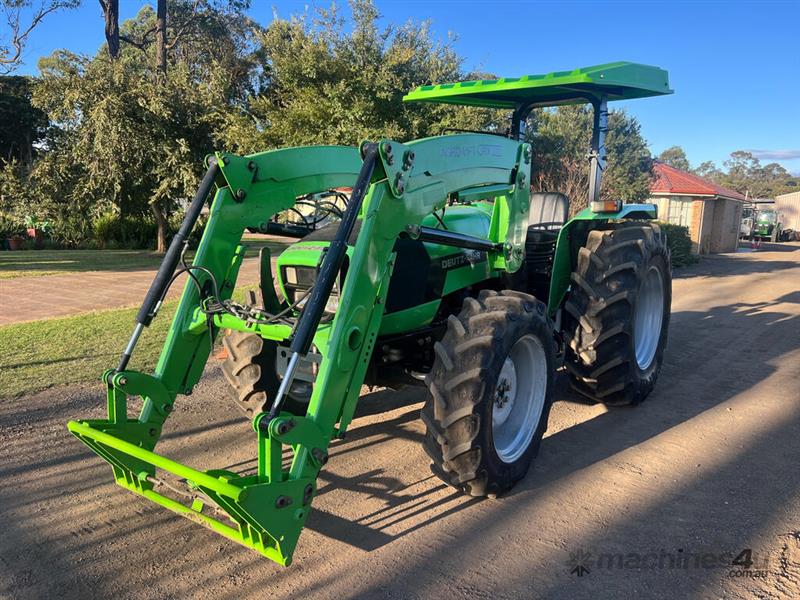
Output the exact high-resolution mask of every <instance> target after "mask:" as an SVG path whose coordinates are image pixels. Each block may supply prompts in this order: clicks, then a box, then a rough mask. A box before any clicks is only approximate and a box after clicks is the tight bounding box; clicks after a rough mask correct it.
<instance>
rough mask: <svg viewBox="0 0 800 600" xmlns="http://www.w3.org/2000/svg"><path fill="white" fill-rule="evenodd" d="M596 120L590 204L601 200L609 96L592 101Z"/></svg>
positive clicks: (591, 158) (592, 151) (590, 172)
mask: <svg viewBox="0 0 800 600" xmlns="http://www.w3.org/2000/svg"><path fill="white" fill-rule="evenodd" d="M592 106H593V107H594V121H593V124H592V146H591V149H590V150H589V205H590V206H591V205H592V203H593V202H599V201H600V184H601V182H602V179H603V171H605V169H606V133H607V132H608V98H607V97H606V96H601V97H600V98H599V99H597V100H593V101H592Z"/></svg>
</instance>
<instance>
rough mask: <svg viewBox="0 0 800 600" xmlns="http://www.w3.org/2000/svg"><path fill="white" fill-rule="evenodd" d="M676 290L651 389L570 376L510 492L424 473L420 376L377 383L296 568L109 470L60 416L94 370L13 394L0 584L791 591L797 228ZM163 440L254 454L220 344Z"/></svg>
mask: <svg viewBox="0 0 800 600" xmlns="http://www.w3.org/2000/svg"><path fill="white" fill-rule="evenodd" d="M673 298H674V300H673V316H672V326H671V330H670V340H669V346H668V351H667V359H666V364H665V367H664V370H663V372H662V375H661V380H660V382H659V385H658V386H657V388H656V391H655V392H654V393H653V394H652V395H651V397H650V398H649V399H648V401H647V402H646V403H645V404H644V405H642V406H640V407H638V408H635V409H626V410H612V411H607V410H605V409H604V408H602V407H599V406H588V405H585V404H581V403H580V402H578V401H577V400H576V399H575V398H574V397H572V396H571V395H570V394H569V393H568V392H567V390H566V386H565V385H564V381H563V377H562V378H561V381H560V382H559V386H560V390H559V392H558V394H557V398H558V399H559V401H558V402H557V403H556V405H555V407H554V410H553V413H552V416H551V423H550V428H549V431H548V434H547V438H546V439H545V441H544V443H543V445H542V452H541V454H540V456H539V459H538V461H537V463H536V465H535V467H534V468H533V469H532V470H531V472H530V473H529V475H528V477H527V479H526V480H525V481H524V482H522V484H521V485H519V486H518V487H517V488H516V489H515V490H514V491H513V493H511V494H510V495H508V496H507V497H504V498H501V499H498V500H494V501H492V500H487V501H476V500H473V499H469V498H464V497H462V496H460V495H459V494H457V493H455V492H454V491H453V490H451V489H450V488H447V487H446V486H444V485H443V484H442V483H441V482H440V481H439V480H438V479H436V478H435V477H433V476H432V475H431V474H430V471H429V468H428V460H427V457H426V456H425V454H424V453H423V451H422V449H421V447H420V438H421V435H422V425H421V423H420V421H419V420H418V418H417V414H418V410H419V408H420V404H419V403H420V402H421V401H422V400H423V398H424V396H423V394H422V393H420V392H419V391H413V390H412V391H406V392H404V393H388V392H378V393H374V394H368V395H366V396H365V397H364V398H362V401H361V405H360V417H359V418H358V419H357V420H356V422H355V423H354V428H353V430H352V433H351V435H350V436H349V437H348V438H347V439H346V440H344V441H341V442H336V443H335V444H334V447H333V452H332V457H331V460H330V462H329V463H328V467H327V468H326V469H325V470H324V471H323V474H322V477H321V482H320V489H321V493H320V496H319V498H318V499H317V501H315V505H314V506H315V509H316V510H315V512H314V513H313V514H312V517H311V518H310V521H309V525H308V528H307V530H306V531H305V532H304V534H303V536H302V537H301V540H300V544H299V546H298V549H297V552H296V553H295V556H294V565H293V566H292V567H290V568H288V569H286V568H281V567H278V566H276V565H274V564H272V563H270V562H269V561H267V560H266V559H263V558H260V557H259V556H258V555H256V554H255V553H253V552H251V551H249V550H247V549H244V548H241V547H239V546H236V545H235V544H233V543H231V542H228V541H226V540H225V539H223V538H221V537H218V536H216V535H214V534H212V533H211V532H209V531H207V530H205V529H204V528H202V527H200V526H198V525H195V524H193V523H191V522H189V521H188V520H185V519H182V518H180V517H177V516H173V514H172V513H170V512H168V511H166V510H163V509H160V508H158V507H157V506H155V505H152V504H150V503H148V502H147V501H145V500H143V499H140V498H138V497H135V496H133V495H131V494H129V493H127V492H125V491H123V490H122V489H121V488H118V487H116V486H114V485H113V484H111V483H110V479H111V473H110V470H109V469H108V468H107V466H106V465H105V463H103V462H101V461H100V460H99V459H97V458H96V457H95V456H94V455H93V454H91V453H90V452H89V451H88V450H87V449H86V448H85V447H84V446H83V445H82V444H80V443H79V442H78V441H77V440H74V439H72V438H71V436H69V435H68V434H67V431H66V429H65V427H64V423H65V422H66V421H67V420H68V419H69V418H74V417H91V416H100V415H101V413H102V397H101V393H102V392H101V390H100V388H99V386H97V385H91V386H83V387H70V388H61V389H55V390H50V391H47V392H44V393H40V394H37V395H34V396H30V397H25V398H20V399H13V400H8V399H6V400H3V401H2V402H0V431H1V432H2V450H0V482H1V483H2V485H0V560H1V561H2V565H1V566H2V570H0V595H2V596H3V597H8V598H54V597H66V598H76V597H94V598H108V597H115V598H186V597H200V598H212V597H213V598H251V597H252V598H265V597H270V598H337V599H341V598H371V597H375V598H379V597H387V598H429V597H436V598H488V597H491V598H539V597H550V598H553V597H556V598H559V597H561V598H605V597H607V598H623V597H634V595H638V596H642V597H657V598H670V599H671V598H680V597H698V598H699V597H706V598H712V597H713V598H721V597H726V598H731V597H734V598H735V597H740V598H752V597H771V598H774V597H783V598H797V597H800V471H798V465H800V244H794V245H789V244H784V245H783V246H771V247H769V250H768V251H764V252H759V253H752V254H739V255H731V256H722V257H715V258H710V259H706V260H704V261H703V262H702V263H701V264H700V265H697V266H695V267H692V268H690V269H688V270H686V271H685V272H684V273H683V274H681V275H680V276H679V277H678V278H677V279H676V280H675V282H674V292H673ZM121 342H122V341H121ZM159 448H160V451H161V452H162V453H164V454H167V455H169V456H173V457H176V458H177V459H178V460H180V461H185V462H187V463H189V464H192V465H195V466H198V467H201V468H210V467H212V466H216V467H224V466H229V467H230V466H234V465H235V466H234V468H236V469H239V468H245V467H249V466H252V464H253V457H254V456H255V440H254V438H253V436H252V432H251V431H250V426H249V424H248V423H246V422H244V421H242V420H240V419H239V417H238V415H237V414H236V413H235V412H234V410H233V409H232V408H231V405H230V403H229V401H228V400H227V398H226V389H225V384H224V382H223V381H222V378H221V376H220V374H219V372H218V369H217V366H216V365H212V366H211V367H209V377H208V378H207V380H206V383H204V384H203V385H202V386H201V387H200V388H198V389H197V390H196V392H195V394H194V395H192V396H191V397H189V398H185V399H182V401H181V402H180V404H179V410H177V411H176V413H175V415H174V417H173V418H172V419H171V420H170V422H169V423H168V426H167V436H166V439H165V440H164V441H163V443H162V445H161V446H160V447H159ZM747 549H749V550H750V558H751V559H752V561H753V564H752V565H750V567H749V569H746V568H745V566H742V565H739V566H736V565H732V564H731V562H732V561H733V560H734V559H735V558H736V557H737V556H739V555H740V553H742V551H745V550H747ZM747 557H748V555H747V554H746V553H745V554H741V556H740V560H739V562H740V563H741V562H745V561H746V559H747ZM765 561H766V562H765ZM580 567H582V568H580ZM744 571H749V572H750V575H755V576H756V577H752V576H751V577H747V576H736V575H737V574H739V573H743V572H744ZM762 571H763V573H762ZM579 573H581V575H580V576H579ZM732 574H733V576H731V575H732ZM762 574H763V575H764V576H763V577H758V576H759V575H762Z"/></svg>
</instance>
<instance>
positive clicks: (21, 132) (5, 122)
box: [0, 76, 47, 169]
mask: <svg viewBox="0 0 800 600" xmlns="http://www.w3.org/2000/svg"><path fill="white" fill-rule="evenodd" d="M46 127H47V115H45V114H44V112H42V111H41V110H39V109H38V108H35V107H34V106H33V105H32V104H31V79H30V78H29V77H20V76H0V161H5V162H11V161H14V160H16V161H19V162H20V163H22V166H23V167H24V168H28V169H30V168H31V166H32V165H33V157H34V154H35V145H36V144H37V143H38V142H39V141H40V140H42V139H43V138H44V135H45V129H46Z"/></svg>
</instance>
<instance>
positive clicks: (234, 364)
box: [222, 331, 308, 419]
mask: <svg viewBox="0 0 800 600" xmlns="http://www.w3.org/2000/svg"><path fill="white" fill-rule="evenodd" d="M222 345H223V347H224V348H225V350H226V353H227V356H226V357H225V361H224V362H223V363H222V373H223V375H225V379H227V380H228V383H229V384H230V386H231V391H232V393H233V396H234V401H235V402H236V405H237V406H238V407H239V409H240V410H241V411H242V412H244V414H245V415H246V416H247V417H248V418H251V419H252V418H253V417H254V416H255V415H257V414H258V413H260V412H264V411H267V410H269V408H270V405H271V404H272V401H273V400H274V399H275V396H276V395H277V393H278V388H279V387H280V385H281V377H280V375H278V372H277V370H276V368H275V365H276V360H277V353H278V344H277V343H276V342H274V341H272V340H265V339H264V338H262V337H260V336H258V335H256V334H254V333H246V332H243V331H230V332H229V333H227V334H226V335H225V336H223V338H222ZM307 409H308V403H307V402H302V401H300V400H297V399H295V398H292V397H291V396H287V397H286V401H285V403H284V410H287V411H289V412H291V413H292V414H295V415H305V414H306V410H307Z"/></svg>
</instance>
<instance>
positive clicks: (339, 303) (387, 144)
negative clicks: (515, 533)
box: [69, 62, 671, 565]
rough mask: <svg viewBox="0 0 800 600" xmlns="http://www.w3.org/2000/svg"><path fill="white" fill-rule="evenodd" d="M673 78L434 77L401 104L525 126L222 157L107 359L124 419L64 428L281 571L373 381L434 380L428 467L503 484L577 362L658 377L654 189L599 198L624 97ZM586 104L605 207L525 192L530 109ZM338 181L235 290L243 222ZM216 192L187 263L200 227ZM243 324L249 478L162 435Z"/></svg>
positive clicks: (595, 389) (240, 367) (659, 239)
mask: <svg viewBox="0 0 800 600" xmlns="http://www.w3.org/2000/svg"><path fill="white" fill-rule="evenodd" d="M669 93H671V90H670V89H669V84H668V80H667V73H666V72H665V71H663V70H661V69H659V68H656V67H650V66H644V65H637V64H632V63H625V62H619V63H612V64H606V65H601V66H596V67H590V68H585V69H576V70H574V71H565V72H557V73H551V74H548V75H544V76H527V77H521V78H515V79H499V80H492V81H470V82H463V83H452V84H444V85H432V86H422V87H420V88H417V89H416V90H414V91H412V92H411V93H409V94H408V95H407V96H406V97H405V100H406V101H408V102H440V103H450V104H460V105H468V106H482V107H492V108H501V109H508V110H509V111H510V112H511V115H512V119H511V126H510V129H509V132H508V134H506V135H496V134H491V133H460V134H455V135H445V136H440V137H432V138H426V139H420V140H415V141H411V142H406V143H400V142H397V141H394V140H381V141H378V142H376V143H363V144H362V145H361V147H360V148H358V149H356V148H350V147H334V146H325V147H308V148H288V149H281V150H274V151H270V152H264V153H261V154H254V155H251V156H245V157H239V156H234V155H230V154H226V153H216V154H215V155H214V156H212V157H210V158H209V160H208V171H207V173H206V175H205V177H204V178H203V181H202V183H201V185H200V189H199V191H198V193H197V195H196V197H195V198H194V201H193V202H192V203H191V205H190V206H189V208H188V209H187V212H186V217H185V220H184V222H183V225H182V227H181V229H180V231H179V232H178V233H177V235H176V236H175V238H174V239H173V242H172V244H171V246H170V248H169V250H168V252H167V255H166V256H165V258H164V261H163V264H162V265H161V267H160V269H159V271H158V274H157V275H156V278H155V280H154V282H153V285H152V287H151V288H150V290H149V292H148V294H147V296H146V298H145V301H144V304H143V305H142V308H141V310H140V311H139V314H138V316H137V318H136V326H135V329H134V332H133V334H132V336H131V338H130V341H129V342H128V345H127V347H126V348H125V350H124V352H123V354H122V357H121V359H120V363H119V365H118V366H117V368H116V369H110V370H108V371H107V372H106V373H105V374H104V376H103V381H104V383H105V385H106V388H107V397H108V418H107V419H102V420H82V421H71V422H70V423H69V429H70V430H71V431H72V432H73V433H74V434H75V435H76V436H77V437H78V438H79V439H81V440H82V441H83V442H85V443H86V444H87V445H88V446H89V447H90V448H91V449H92V450H94V451H95V452H96V453H97V454H99V455H100V456H101V457H102V458H103V459H105V460H106V461H108V462H109V463H110V464H111V466H112V468H113V472H114V477H115V480H116V482H117V483H118V484H119V485H121V486H123V487H125V488H127V489H129V490H131V491H133V492H135V493H137V494H140V495H142V496H144V497H146V498H149V499H150V500H153V501H154V502H157V503H159V504H161V505H163V506H165V507H167V508H169V509H171V510H173V511H175V512H177V513H179V514H182V515H184V516H187V517H189V518H191V519H192V520H194V521H196V522H199V523H201V524H204V525H206V526H208V527H210V528H212V529H214V530H215V531H217V532H219V533H221V534H222V535H224V536H226V537H228V538H230V539H232V540H235V541H237V542H239V543H241V544H244V545H246V546H248V547H251V548H253V549H255V550H257V551H259V552H261V553H262V554H263V555H265V556H267V557H269V558H270V559H272V560H274V561H276V562H278V563H280V564H283V565H288V564H289V563H290V562H291V559H292V554H293V552H294V549H295V546H296V544H297V541H298V537H299V535H300V532H301V530H302V528H303V525H304V523H305V521H306V519H307V517H308V514H309V511H310V509H311V504H312V502H313V500H314V497H315V495H316V493H317V475H318V474H319V472H320V470H321V469H322V468H323V466H324V465H325V463H326V461H327V460H328V448H329V445H330V444H331V441H332V440H333V439H335V438H340V437H343V436H344V434H345V432H346V431H347V429H348V427H349V426H350V423H351V420H352V418H353V414H354V411H355V409H356V404H357V403H358V401H359V393H360V391H361V387H362V385H363V384H364V383H365V382H366V383H370V384H375V385H382V386H387V387H397V386H399V385H424V386H427V388H428V390H429V392H430V393H429V397H428V400H427V403H426V405H425V407H424V408H423V410H422V420H423V421H424V424H425V427H426V429H427V432H426V436H425V444H424V445H425V450H426V451H427V453H428V454H429V455H430V457H431V461H432V463H433V464H432V469H433V471H434V472H435V473H436V474H437V475H438V476H439V477H441V478H442V480H443V481H445V482H446V483H448V484H450V485H452V486H454V487H456V488H458V489H460V490H463V491H464V492H465V493H467V494H471V495H474V496H496V495H500V494H502V493H503V492H505V491H507V490H509V489H510V488H511V487H512V486H513V485H514V484H515V483H516V482H518V481H519V480H520V479H522V478H523V477H524V476H525V474H526V472H527V471H528V469H529V467H530V465H531V461H532V460H533V459H534V457H535V456H536V454H537V452H538V449H539V445H540V443H541V440H542V436H543V434H544V433H545V430H546V429H547V421H548V414H549V412H550V406H551V404H552V402H553V387H554V378H555V376H556V372H557V371H558V370H559V369H560V367H561V366H562V365H563V367H565V369H566V372H567V374H568V376H569V378H570V381H571V382H572V385H573V387H574V388H575V389H576V390H577V391H578V392H580V393H581V394H583V396H585V397H586V398H587V399H589V400H591V401H594V402H602V403H605V404H608V405H615V406H616V405H633V404H638V403H640V402H641V401H642V400H644V399H645V398H646V397H647V395H648V394H649V393H650V391H651V390H652V389H653V386H654V385H655V383H656V379H657V377H658V374H659V371H660V369H661V365H662V359H663V353H664V346H665V343H666V339H667V327H668V323H669V316H670V301H671V267H670V254H669V251H668V249H667V245H666V240H665V236H664V235H663V234H662V233H661V232H660V231H659V228H658V226H657V225H655V224H654V223H652V222H651V220H652V219H655V217H656V208H655V206H653V205H650V204H622V203H621V202H618V201H603V200H601V199H600V180H601V176H602V173H603V169H604V167H605V162H606V156H605V154H606V153H605V144H604V140H605V135H606V130H607V116H608V109H607V102H608V101H611V100H622V99H630V98H640V97H646V96H656V95H662V94H669ZM583 103H591V104H592V106H593V107H594V132H593V137H592V144H591V149H590V153H589V168H590V185H589V191H588V199H589V207H588V208H587V209H586V210H584V211H582V212H580V213H578V214H577V215H576V216H575V217H573V218H572V219H569V220H568V218H567V217H568V214H569V210H568V200H567V198H566V197H565V196H564V195H563V194H559V193H555V192H553V193H534V194H531V193H530V191H529V190H530V173H531V166H532V165H531V162H532V152H531V147H530V145H529V144H527V143H525V142H524V141H522V140H523V133H524V132H523V127H524V123H525V120H526V117H527V115H528V113H529V111H531V110H532V109H533V108H534V107H542V106H557V105H565V104H583ZM345 187H351V188H352V191H351V193H350V195H349V198H346V203H344V202H343V203H342V207H341V210H340V212H339V214H338V215H337V217H340V218H337V219H334V220H332V221H331V222H329V223H328V224H327V225H323V226H321V227H318V228H316V229H315V231H313V232H312V233H311V234H309V235H308V236H306V237H305V238H303V239H302V240H301V241H298V242H297V243H295V244H294V245H292V246H291V247H290V248H288V249H287V250H286V251H284V252H283V253H282V254H281V255H280V256H279V257H278V258H277V262H276V268H277V273H276V274H275V276H273V263H272V259H271V257H270V255H269V253H268V252H266V251H262V253H261V257H260V260H261V286H260V294H259V297H258V298H253V299H251V301H250V302H249V303H247V304H239V303H235V302H233V301H231V294H232V292H233V289H234V286H235V284H236V279H237V273H238V270H239V267H240V265H241V262H242V259H243V257H244V247H243V246H242V245H241V238H242V232H243V231H244V230H245V229H246V228H252V229H264V228H265V227H267V228H269V224H270V223H273V224H274V223H275V221H274V219H273V216H274V215H276V214H278V213H281V212H283V211H287V210H290V209H292V207H294V206H295V204H296V203H298V202H300V201H301V199H308V198H311V197H317V198H318V197H320V196H325V195H326V194H327V195H336V194H338V193H340V192H337V191H336V190H341V189H342V188H345ZM212 190H215V194H214V199H213V203H212V205H211V209H210V218H209V220H208V223H207V225H206V229H205V232H204V234H203V237H202V240H201V242H200V246H199V248H198V250H197V253H196V255H195V257H194V260H193V262H192V264H189V265H187V264H186V262H185V261H184V260H183V257H184V254H183V253H184V250H185V247H186V244H185V240H186V239H187V237H188V235H189V233H190V232H191V230H192V228H193V226H194V224H195V222H196V220H197V218H198V215H199V213H200V211H201V209H202V207H203V205H204V203H205V202H206V199H207V197H208V196H209V194H210V193H211V191H212ZM315 195H316V196H315ZM179 267H180V268H179ZM184 273H185V274H186V276H187V277H188V281H187V283H186V286H185V288H184V291H183V296H182V298H181V301H180V304H179V307H178V309H177V313H176V314H175V317H174V319H173V322H172V326H171V329H170V331H169V334H168V337H167V339H166V342H165V345H164V349H163V352H162V354H161V357H160V360H159V363H158V365H157V367H156V369H155V373H154V374H147V373H141V372H136V371H133V370H129V369H128V362H129V360H130V358H131V354H132V353H133V351H134V348H135V346H136V343H137V340H138V339H139V336H140V334H141V332H142V331H143V329H144V328H145V327H147V326H148V325H149V324H150V322H151V321H152V319H153V318H154V317H155V316H156V314H157V313H158V309H159V307H160V306H161V303H162V301H163V299H164V297H165V295H166V290H167V289H168V288H169V286H170V285H171V284H172V283H173V282H174V281H175V279H176V278H177V277H178V276H180V275H181V274H184ZM276 283H277V287H278V288H279V290H280V294H278V293H277V291H276ZM226 330H229V331H230V333H229V334H228V335H226V336H224V337H223V344H224V345H225V347H226V348H227V351H228V352H227V355H228V357H227V359H226V361H225V363H224V369H223V370H224V373H225V375H226V377H227V379H228V380H229V381H230V383H231V384H232V386H233V388H234V391H235V394H236V400H237V402H238V404H239V406H240V407H241V408H242V409H244V410H245V411H246V412H247V413H248V414H249V415H251V417H252V424H253V429H254V432H255V436H256V438H257V442H258V466H257V469H256V470H255V472H254V473H249V474H242V473H236V472H233V471H230V470H225V469H212V470H206V471H203V470H198V469H195V468H192V467H188V466H185V465H182V464H180V463H177V462H175V461H173V460H170V459H169V458H166V457H164V456H161V455H159V454H156V453H155V451H154V449H155V446H156V443H157V441H158V439H159V437H160V435H161V431H162V426H163V424H164V422H165V420H166V419H167V417H168V416H169V414H170V412H171V410H172V407H173V404H174V402H175V400H176V398H177V396H179V395H188V394H190V393H191V391H192V389H193V388H194V387H195V385H197V383H198V381H199V380H200V378H201V376H202V374H203V370H204V367H205V364H206V362H207V360H208V357H209V355H210V353H211V351H212V349H213V345H214V341H215V339H216V338H217V337H218V336H219V334H220V332H223V331H226ZM131 397H141V398H142V399H143V407H142V410H141V413H140V414H139V415H138V416H129V414H128V408H127V400H128V398H131ZM186 400H188V401H190V399H188V398H187V399H186Z"/></svg>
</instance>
